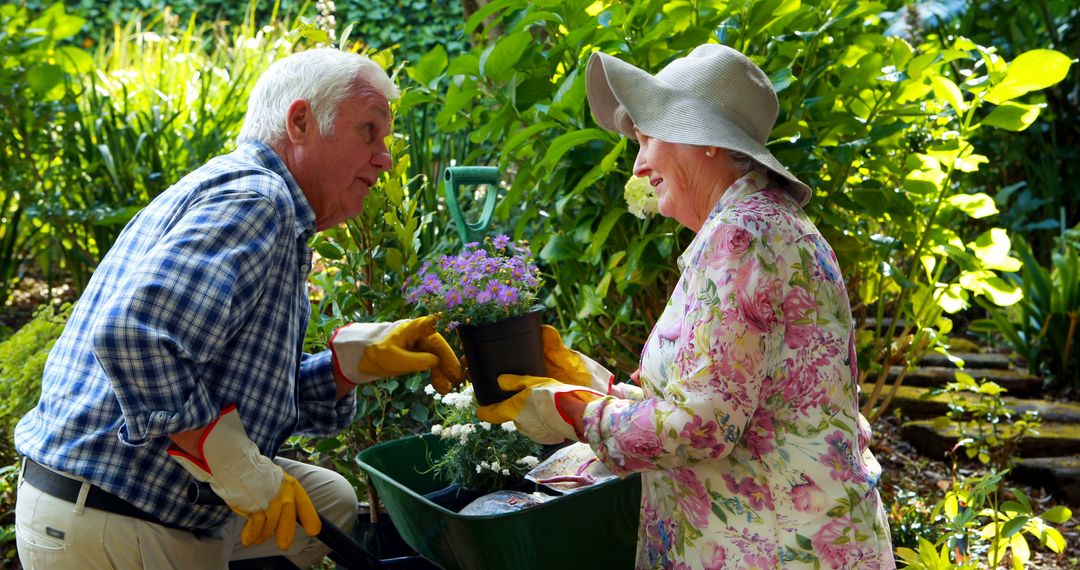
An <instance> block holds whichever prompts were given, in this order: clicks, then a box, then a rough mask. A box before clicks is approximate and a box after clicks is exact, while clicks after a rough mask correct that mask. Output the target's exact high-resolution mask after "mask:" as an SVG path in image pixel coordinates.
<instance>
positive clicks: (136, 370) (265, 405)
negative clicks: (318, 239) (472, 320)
mask: <svg viewBox="0 0 1080 570" xmlns="http://www.w3.org/2000/svg"><path fill="white" fill-rule="evenodd" d="M397 94H398V89H397V87H396V86H395V85H394V84H393V83H392V82H391V80H390V79H389V78H388V77H387V75H386V73H385V72H384V71H383V70H382V69H380V68H379V67H378V65H376V64H375V63H373V62H372V61H371V60H370V59H368V58H366V57H363V56H359V55H356V54H350V53H345V52H342V51H339V50H335V49H316V50H310V51H306V52H302V53H298V54H295V55H292V56H290V57H287V58H285V59H282V60H280V61H278V62H276V63H274V64H273V65H272V66H270V68H269V69H268V70H267V71H266V72H265V74H264V75H263V76H262V77H260V79H259V81H258V82H257V84H256V86H255V88H254V90H253V91H252V94H251V97H250V99H249V102H248V110H247V116H246V117H245V121H244V126H243V128H242V130H241V132H240V136H239V144H238V148H237V149H236V151H234V152H232V153H230V154H227V155H224V156H220V157H217V158H214V159H212V160H211V161H209V162H208V163H207V164H205V165H204V166H202V167H201V168H199V169H197V170H195V171H194V172H192V173H191V174H189V175H188V176H186V177H184V178H183V179H182V180H180V181H179V182H178V183H176V184H175V185H173V186H172V187H171V188H169V189H168V190H166V191H165V192H164V193H162V194H161V195H160V196H158V197H157V198H156V199H154V201H153V202H151V203H150V205H148V206H147V207H146V208H145V209H144V210H142V211H141V212H140V213H139V214H138V215H137V216H135V218H134V219H132V220H131V222H130V223H129V224H128V226H127V228H125V229H124V232H123V233H122V234H121V235H120V237H119V238H118V239H117V241H116V243H115V245H114V246H113V247H112V249H111V250H110V251H109V253H108V255H106V256H105V258H104V259H103V260H102V262H101V265H100V266H99V267H98V269H97V271H96V272H95V273H94V276H93V278H92V279H91V281H90V283H89V285H88V286H87V289H86V291H85V293H84V294H83V296H82V298H81V299H80V300H79V302H78V304H77V306H76V308H75V311H74V313H73V314H72V316H71V319H70V321H69V322H68V325H67V327H66V329H65V331H64V333H63V335H62V336H61V338H60V339H59V340H58V341H57V343H56V345H55V347H54V348H53V350H52V352H51V353H50V355H49V360H48V364H47V365H46V368H45V373H44V377H43V380H42V395H41V400H40V402H39V403H38V405H37V407H36V408H34V410H33V411H31V412H30V413H29V414H28V415H27V416H26V417H25V418H23V419H22V421H21V422H20V423H19V425H18V428H17V429H16V434H15V441H16V447H17V449H18V450H19V452H20V453H21V454H22V455H23V456H24V457H25V459H24V463H23V472H22V477H21V480H20V483H19V490H18V501H17V505H16V537H17V542H18V549H19V556H20V559H21V561H22V563H23V565H24V566H25V567H27V568H31V569H33V568H48V569H50V570H55V569H61V568H80V569H81V568H87V567H89V568H107V567H118V568H139V567H146V568H223V567H225V566H226V565H227V564H228V562H229V561H230V560H240V559H246V558H258V557H264V556H268V555H274V554H284V555H285V556H287V557H288V558H289V559H290V560H291V561H292V562H293V563H294V564H296V565H298V566H301V567H306V566H309V565H310V564H312V563H313V562H315V561H316V560H318V559H320V558H321V557H322V556H323V555H324V554H325V553H326V548H325V547H324V546H323V545H322V544H321V543H319V542H318V541H317V540H315V539H313V538H309V537H310V536H314V535H315V534H316V533H317V532H318V531H319V519H318V516H317V514H316V509H318V511H319V512H321V513H322V514H323V515H324V516H326V517H327V518H328V519H329V520H332V521H334V522H335V523H336V524H338V525H340V526H342V527H343V528H345V529H346V530H347V529H349V528H351V526H352V524H353V523H354V522H355V519H356V497H355V495H354V492H353V489H352V488H351V487H350V486H349V484H348V483H347V482H346V481H345V479H344V478H342V477H341V476H340V475H338V474H336V473H334V472H331V471H328V470H326V469H322V468H319V467H315V466H311V465H305V464H302V463H298V462H295V461H289V460H286V459H283V458H274V455H275V451H276V450H277V449H278V448H279V446H280V445H281V444H282V443H283V442H284V441H285V439H286V438H288V437H289V436H290V435H292V434H295V433H311V434H328V433H333V432H335V431H337V430H340V429H342V428H343V427H345V426H346V425H348V423H349V422H350V421H351V420H352V418H353V414H354V411H355V407H356V402H355V397H354V395H353V393H354V388H355V387H356V385H357V384H358V383H362V382H368V381H371V380H374V379H376V378H380V377H385V376H393V375H397V374H403V373H408V372H417V371H422V370H431V371H432V383H433V384H434V385H435V387H436V388H437V389H439V390H440V391H443V392H445V391H446V390H448V389H449V387H450V386H451V384H453V383H455V382H458V381H460V378H461V369H460V366H459V364H458V361H457V359H456V358H455V356H454V354H453V351H452V350H451V349H450V347H449V346H448V345H447V344H446V341H445V340H443V338H442V337H441V336H439V335H438V333H436V332H435V330H434V324H433V322H432V319H431V318H424V319H416V320H402V321H398V322H395V323H367V324H352V325H349V326H347V327H344V328H342V329H340V330H339V331H338V332H337V333H336V334H335V336H334V339H333V340H332V342H331V345H332V346H331V350H330V351H326V352H323V353H320V354H304V353H302V346H303V340H304V331H305V328H306V326H307V323H308V317H309V314H310V310H311V309H310V305H309V302H308V298H307V289H306V279H307V274H308V272H309V271H310V269H311V250H310V249H309V248H308V246H307V242H308V240H309V238H310V237H311V236H312V234H313V233H314V232H315V231H319V230H324V229H326V228H330V227H333V226H335V225H337V224H339V223H341V222H342V221H344V220H345V219H346V218H349V217H351V216H355V215H356V214H358V213H359V212H360V210H361V208H362V207H363V202H364V198H365V196H367V194H368V192H369V191H370V188H371V186H372V185H374V184H375V182H376V180H377V179H378V177H379V175H380V173H382V172H384V171H386V170H387V169H389V168H390V166H391V158H390V155H389V152H388V150H387V148H386V145H385V143H384V138H385V137H386V136H387V135H388V134H389V132H390V128H391V117H390V107H389V100H390V99H393V98H394V97H396V96H397ZM194 481H203V482H208V483H209V484H210V486H211V487H212V488H213V489H214V491H215V492H216V493H217V494H218V495H219V496H221V497H222V499H224V500H225V502H226V503H227V504H228V508H226V507H220V506H202V505H193V504H191V503H190V502H189V501H188V500H187V498H186V496H185V491H186V489H187V488H188V486H189V485H190V484H191V483H192V482H194ZM234 513H235V514H234ZM298 523H299V525H300V526H301V528H303V530H304V531H305V533H300V534H299V536H298V537H297V536H296V535H297V534H298V533H297V532H296V530H297V528H298ZM305 534H306V535H307V536H305ZM271 535H273V536H274V537H275V540H273V541H267V540H266V539H267V538H269V537H270V536H271ZM294 538H295V540H294Z"/></svg>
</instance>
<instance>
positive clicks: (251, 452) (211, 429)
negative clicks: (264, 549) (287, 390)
mask: <svg viewBox="0 0 1080 570" xmlns="http://www.w3.org/2000/svg"><path fill="white" fill-rule="evenodd" d="M168 453H169V456H170V457H172V458H173V459H174V460H176V462H177V463H179V464H180V465H181V466H182V467H183V468H184V469H186V470H187V471H188V473H191V475H192V476H193V477H195V479H198V480H199V481H202V482H204V483H209V484H210V488H211V489H213V490H214V492H215V493H217V495H218V496H219V497H221V500H223V501H225V504H226V505H228V506H229V508H230V509H232V510H233V511H234V512H235V513H236V514H238V515H240V516H242V517H244V518H245V519H247V523H246V524H245V525H244V530H243V531H242V532H241V534H240V540H241V542H243V544H244V545H245V546H250V545H252V544H260V543H262V542H263V541H265V540H266V539H267V538H269V537H270V535H271V534H273V535H275V541H276V542H277V545H278V548H280V549H281V550H288V549H289V546H291V545H292V541H293V537H294V535H295V534H296V523H297V522H299V523H300V525H301V526H303V527H304V532H306V533H307V534H308V536H315V535H316V534H319V531H320V530H322V522H321V521H320V520H319V515H318V513H317V512H316V511H315V505H313V504H312V503H311V498H310V497H308V495H307V492H306V491H304V488H303V487H302V486H300V483H299V482H297V480H296V479H294V478H293V477H291V476H290V475H289V474H287V473H285V471H284V470H283V469H282V468H281V467H279V466H278V465H277V464H275V463H274V462H273V461H271V460H270V458H269V457H266V456H265V455H262V453H260V452H259V448H258V447H256V446H255V444H254V443H253V442H252V441H251V440H250V439H248V436H247V432H246V431H244V425H243V423H241V421H240V414H239V413H238V412H237V410H236V406H230V407H228V408H226V409H225V410H223V411H222V413H221V416H220V417H218V419H217V420H215V421H214V423H212V424H210V426H208V427H207V428H206V431H205V432H204V434H203V436H202V440H201V442H200V449H199V456H198V457H196V456H194V455H191V454H189V453H187V452H185V451H184V450H182V449H179V448H171V449H169V451H168Z"/></svg>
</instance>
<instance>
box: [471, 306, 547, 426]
mask: <svg viewBox="0 0 1080 570" xmlns="http://www.w3.org/2000/svg"><path fill="white" fill-rule="evenodd" d="M540 324H541V323H540V311H533V312H531V313H526V314H524V315H521V316H519V317H511V318H509V319H504V320H501V321H497V322H494V323H490V324H486V325H461V326H459V327H458V329H457V331H458V338H459V339H460V340H461V349H462V350H463V351H464V352H465V359H466V360H467V361H468V366H469V374H470V376H471V380H472V385H473V393H474V394H475V395H476V401H477V402H479V403H480V405H482V406H486V405H488V404H494V403H497V402H501V401H503V400H505V399H507V398H509V397H510V396H512V395H513V393H511V392H506V391H504V390H502V389H501V388H499V375H500V374H522V375H528V376H545V375H546V374H547V367H546V366H544V344H543V340H542V339H541V336H540Z"/></svg>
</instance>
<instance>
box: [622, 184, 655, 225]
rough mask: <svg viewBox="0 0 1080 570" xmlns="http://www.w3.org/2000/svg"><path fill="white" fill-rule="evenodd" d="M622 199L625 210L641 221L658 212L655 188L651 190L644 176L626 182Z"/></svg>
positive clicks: (650, 185)
mask: <svg viewBox="0 0 1080 570" xmlns="http://www.w3.org/2000/svg"><path fill="white" fill-rule="evenodd" d="M623 199H624V200H626V209H627V210H629V211H630V213H631V214H633V215H635V216H637V217H638V218H641V219H642V220H644V219H645V218H646V217H647V216H651V215H653V214H656V213H658V212H659V209H658V204H657V201H656V188H653V187H652V184H649V179H648V178H646V177H644V176H631V177H630V179H629V180H627V181H626V186H624V187H623Z"/></svg>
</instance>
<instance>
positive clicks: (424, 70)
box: [405, 44, 447, 87]
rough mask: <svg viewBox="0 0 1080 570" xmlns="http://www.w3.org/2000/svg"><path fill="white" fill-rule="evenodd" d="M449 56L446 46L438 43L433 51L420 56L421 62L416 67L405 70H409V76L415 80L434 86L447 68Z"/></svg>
mask: <svg viewBox="0 0 1080 570" xmlns="http://www.w3.org/2000/svg"><path fill="white" fill-rule="evenodd" d="M446 65H447V56H446V48H444V47H443V46H442V45H441V44H436V45H435V47H434V48H432V49H431V51H429V52H427V53H426V54H424V56H423V57H421V58H420V62H419V63H417V64H416V67H407V68H405V71H406V72H408V74H409V77H412V79H413V81H415V82H417V83H419V84H421V85H425V86H428V87H433V85H432V84H433V83H434V81H435V80H436V79H438V78H439V75H440V74H441V73H442V72H443V70H444V69H446Z"/></svg>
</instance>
